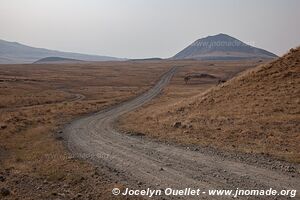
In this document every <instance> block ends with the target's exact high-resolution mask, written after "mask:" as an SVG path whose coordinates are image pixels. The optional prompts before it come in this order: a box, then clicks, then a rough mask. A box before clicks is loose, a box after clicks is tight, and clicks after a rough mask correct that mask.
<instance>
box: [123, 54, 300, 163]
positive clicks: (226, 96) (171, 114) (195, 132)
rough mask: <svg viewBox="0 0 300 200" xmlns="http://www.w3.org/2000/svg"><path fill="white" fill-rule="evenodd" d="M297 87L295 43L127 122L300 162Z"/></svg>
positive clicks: (180, 138)
mask: <svg viewBox="0 0 300 200" xmlns="http://www.w3.org/2000/svg"><path fill="white" fill-rule="evenodd" d="M299 90H300V48H297V49H296V50H291V51H290V52H289V53H288V54H286V55H285V56H283V57H281V58H279V59H277V60H275V61H273V62H270V63H268V64H263V65H260V66H258V67H255V68H253V69H252V70H250V71H246V72H244V73H243V74H241V75H240V76H238V77H236V78H233V79H232V80H230V81H228V82H226V83H224V84H222V85H219V86H216V87H214V88H212V89H209V90H208V91H206V92H205V93H202V94H200V95H197V96H194V97H192V98H188V99H186V100H185V101H182V102H177V103H175V104H173V105H169V106H168V107H165V106H164V107H161V108H159V109H157V107H154V106H153V105H149V106H148V107H146V108H144V109H140V110H138V111H136V112H135V113H131V114H129V115H128V116H126V122H127V123H128V124H129V125H128V126H127V128H128V129H129V130H133V131H136V132H143V133H145V134H148V135H151V136H153V137H156V138H160V139H162V140H166V141H175V142H178V143H183V144H198V145H202V146H211V147H214V148H219V149H226V150H230V151H231V150H233V151H239V152H249V153H264V154H271V155H273V156H275V157H279V158H283V159H286V160H289V161H293V162H300V146H299V143H300V123H299V121H300V91H299ZM154 108H155V109H154ZM150 119H153V120H150ZM154 119H155V120H154Z"/></svg>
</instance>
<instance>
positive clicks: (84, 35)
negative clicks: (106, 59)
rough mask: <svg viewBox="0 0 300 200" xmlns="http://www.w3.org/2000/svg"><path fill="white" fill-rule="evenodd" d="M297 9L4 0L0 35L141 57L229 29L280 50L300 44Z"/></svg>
mask: <svg viewBox="0 0 300 200" xmlns="http://www.w3.org/2000/svg"><path fill="white" fill-rule="evenodd" d="M299 8H300V1H299V0H251V1H248V0H0V39H4V40H8V41H17V42H21V43H24V44H27V45H31V46H36V47H45V48H49V49H57V50H64V51H73V52H81V53H90V54H99V55H110V56H117V57H127V58H142V57H170V56H173V55H174V54H175V53H177V52H178V51H179V50H181V49H183V48H184V47H186V46H187V45H189V44H190V43H192V42H193V41H194V40H196V39H199V38H202V37H206V36H208V35H215V34H218V33H226V34H229V35H231V36H233V37H236V38H238V39H240V40H242V41H244V42H248V43H250V44H253V45H255V46H257V47H261V48H265V49H266V50H269V51H272V52H274V53H276V54H278V55H281V54H283V53H285V52H286V51H287V50H288V49H290V48H291V47H295V46H298V45H300V11H299Z"/></svg>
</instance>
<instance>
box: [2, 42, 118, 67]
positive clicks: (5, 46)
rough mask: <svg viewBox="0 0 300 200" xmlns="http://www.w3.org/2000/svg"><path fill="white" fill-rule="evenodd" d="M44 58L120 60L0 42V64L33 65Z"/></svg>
mask: <svg viewBox="0 0 300 200" xmlns="http://www.w3.org/2000/svg"><path fill="white" fill-rule="evenodd" d="M45 57H63V58H69V59H76V60H84V61H111V60H121V59H119V58H114V57H109V56H98V55H87V54H79V53H71V52H62V51H55V50H49V49H43V48H36V47H30V46H27V45H23V44H20V43H17V42H8V41H5V40H0V64H19V63H33V62H35V61H37V60H39V59H42V58H45Z"/></svg>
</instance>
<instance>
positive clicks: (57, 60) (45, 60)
mask: <svg viewBox="0 0 300 200" xmlns="http://www.w3.org/2000/svg"><path fill="white" fill-rule="evenodd" d="M77 62H85V61H83V60H77V59H71V58H62V57H46V58H42V59H40V60H37V61H35V62H33V64H48V63H50V64H51V63H77Z"/></svg>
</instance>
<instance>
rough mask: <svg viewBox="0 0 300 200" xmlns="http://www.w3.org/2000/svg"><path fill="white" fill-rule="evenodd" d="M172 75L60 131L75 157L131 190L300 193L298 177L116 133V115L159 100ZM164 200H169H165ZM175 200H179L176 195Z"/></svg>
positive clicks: (204, 195)
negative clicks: (89, 162) (255, 190)
mask: <svg viewBox="0 0 300 200" xmlns="http://www.w3.org/2000/svg"><path fill="white" fill-rule="evenodd" d="M176 70H177V67H173V68H171V69H170V70H169V71H168V72H166V73H165V74H164V75H162V77H161V79H160V80H159V81H158V82H157V84H156V85H155V86H154V87H153V88H152V89H150V90H149V91H147V92H145V93H144V94H142V95H140V96H138V97H136V98H135V99H132V100H129V101H127V102H124V103H121V104H119V105H117V106H114V107H112V108H110V109H106V110H103V111H100V112H98V113H96V114H93V115H90V116H87V117H83V118H81V119H78V120H75V121H74V122H72V123H71V124H69V125H68V126H67V127H66V128H65V129H64V131H63V132H64V138H65V140H66V144H67V147H68V148H69V150H70V151H71V152H72V153H73V154H74V156H77V157H79V158H85V159H88V160H91V161H93V162H94V163H95V165H99V166H102V167H103V166H105V167H107V168H109V169H111V173H112V174H114V175H112V176H115V177H116V178H117V179H119V180H120V181H121V182H122V183H123V184H124V185H125V186H126V187H129V188H135V189H136V188H141V189H146V188H148V187H150V188H151V189H162V188H167V187H171V188H176V189H184V188H187V187H191V188H195V189H197V188H199V189H201V190H202V191H207V190H208V189H236V188H243V189H269V188H273V189H278V190H281V189H297V190H298V191H299V189H300V179H299V175H298V174H292V173H286V172H280V171H278V170H277V171H275V170H271V169H267V168H263V167H259V166H257V165H250V164H246V163H242V162H239V161H233V160H231V159H226V158H224V157H221V156H218V155H208V154H205V153H202V152H200V151H192V150H190V149H186V148H183V147H177V146H173V145H166V144H164V143H160V142H155V141H152V140H149V139H146V138H143V137H134V136H128V135H126V134H121V133H119V132H117V131H116V130H115V129H114V122H115V121H116V120H117V118H118V117H119V116H120V115H122V114H124V113H126V112H129V111H132V110H134V109H135V108H137V107H139V106H141V105H143V104H145V103H146V102H149V101H150V100H151V99H153V98H154V97H155V96H156V95H158V94H159V93H160V92H161V90H162V89H163V88H164V87H165V86H166V85H167V84H168V82H169V81H170V79H171V78H172V76H173V75H174V74H175V73H176ZM297 197H299V195H297ZM297 197H296V198H297ZM164 198H172V197H166V196H164ZM173 198H175V199H178V196H177V197H173ZM182 198H184V199H189V198H192V197H191V196H188V197H187V196H184V197H182ZM243 198H245V199H249V197H240V198H239V199H243ZM251 198H254V197H251ZM251 198H250V199H251ZM197 199H231V197H228V196H222V197H216V196H209V195H208V194H202V195H200V196H198V197H197ZM258 199H287V197H282V196H276V198H275V197H260V198H258Z"/></svg>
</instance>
